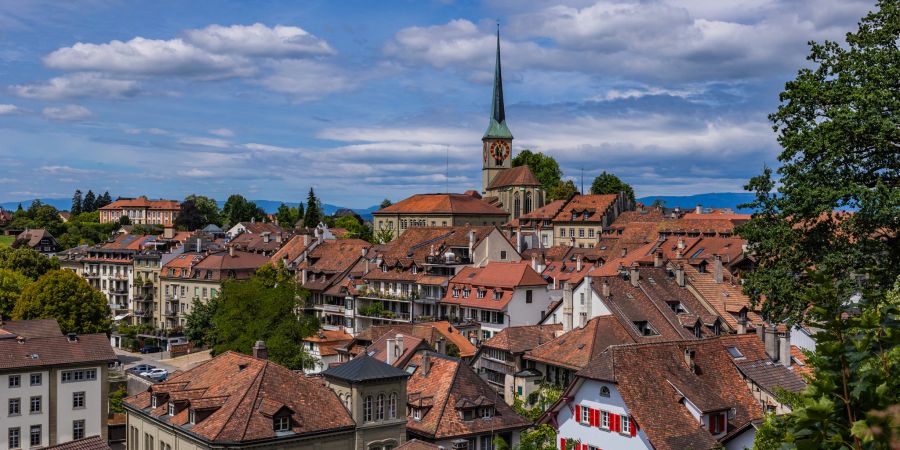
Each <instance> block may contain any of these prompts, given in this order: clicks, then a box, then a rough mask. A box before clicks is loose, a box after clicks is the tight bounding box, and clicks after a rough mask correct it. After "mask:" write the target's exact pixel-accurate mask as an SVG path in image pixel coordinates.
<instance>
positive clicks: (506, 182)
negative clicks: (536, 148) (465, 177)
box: [487, 166, 541, 191]
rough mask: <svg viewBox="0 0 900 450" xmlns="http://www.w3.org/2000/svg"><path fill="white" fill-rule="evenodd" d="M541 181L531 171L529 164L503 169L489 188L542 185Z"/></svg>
mask: <svg viewBox="0 0 900 450" xmlns="http://www.w3.org/2000/svg"><path fill="white" fill-rule="evenodd" d="M540 185H541V182H540V181H538V179H537V178H536V177H535V176H534V174H533V173H531V169H529V168H528V166H518V167H513V168H511V169H506V170H501V171H500V172H499V173H498V174H497V175H496V176H494V179H493V180H492V181H491V184H490V185H489V186H488V187H487V190H489V191H491V190H494V189H500V188H503V187H507V186H540Z"/></svg>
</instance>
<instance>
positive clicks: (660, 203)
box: [650, 198, 666, 209]
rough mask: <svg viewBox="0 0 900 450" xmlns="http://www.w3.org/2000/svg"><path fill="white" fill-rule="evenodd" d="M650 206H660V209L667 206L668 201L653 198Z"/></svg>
mask: <svg viewBox="0 0 900 450" xmlns="http://www.w3.org/2000/svg"><path fill="white" fill-rule="evenodd" d="M650 207H651V208H660V209H662V208H665V207H666V201H665V200H663V199H661V198H658V199H655V200H653V203H651V204H650Z"/></svg>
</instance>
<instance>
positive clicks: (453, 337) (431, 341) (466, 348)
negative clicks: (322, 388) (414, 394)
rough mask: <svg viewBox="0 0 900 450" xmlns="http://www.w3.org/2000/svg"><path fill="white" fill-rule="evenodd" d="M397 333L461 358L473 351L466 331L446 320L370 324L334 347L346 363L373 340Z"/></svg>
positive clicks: (467, 358)
mask: <svg viewBox="0 0 900 450" xmlns="http://www.w3.org/2000/svg"><path fill="white" fill-rule="evenodd" d="M397 333H402V334H404V335H408V336H413V337H415V338H416V339H421V340H422V341H423V342H425V343H426V344H428V345H429V346H430V347H431V349H432V350H433V351H435V352H438V353H442V354H444V355H448V356H453V357H457V358H461V359H463V360H464V361H469V360H471V359H472V357H473V356H475V353H476V351H477V348H476V347H475V345H474V344H472V343H471V342H469V340H468V338H467V337H466V333H464V332H463V331H462V330H459V329H458V328H456V327H454V326H453V325H452V324H451V323H450V322H447V321H437V322H419V323H414V324H410V323H399V324H390V325H373V326H371V327H368V328H366V329H364V330H361V331H359V332H358V333H357V334H356V336H354V337H353V340H352V341H350V342H348V343H347V344H346V345H344V346H342V347H338V348H337V351H338V353H339V354H340V356H341V361H342V362H346V361H349V360H350V359H351V358H354V357H356V356H357V355H359V354H361V353H365V352H366V350H367V348H368V347H369V346H371V345H372V343H373V342H375V341H378V340H380V339H382V338H384V337H385V336H392V335H394V336H396V334H397Z"/></svg>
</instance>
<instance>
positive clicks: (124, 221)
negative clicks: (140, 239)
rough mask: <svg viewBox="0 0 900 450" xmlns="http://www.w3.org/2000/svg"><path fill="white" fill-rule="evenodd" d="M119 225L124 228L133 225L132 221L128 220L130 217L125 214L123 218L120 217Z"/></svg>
mask: <svg viewBox="0 0 900 450" xmlns="http://www.w3.org/2000/svg"><path fill="white" fill-rule="evenodd" d="M119 225H122V226H125V225H131V219H130V218H128V216H126V215H124V214H123V215H122V217H119Z"/></svg>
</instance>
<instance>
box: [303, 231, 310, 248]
mask: <svg viewBox="0 0 900 450" xmlns="http://www.w3.org/2000/svg"><path fill="white" fill-rule="evenodd" d="M307 245H309V234H306V233H303V247H306V246H307Z"/></svg>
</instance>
